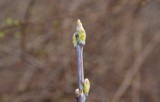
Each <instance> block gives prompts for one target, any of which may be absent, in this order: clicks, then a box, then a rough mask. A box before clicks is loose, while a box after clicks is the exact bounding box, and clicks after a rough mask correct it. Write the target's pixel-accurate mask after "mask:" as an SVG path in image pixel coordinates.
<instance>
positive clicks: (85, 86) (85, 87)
mask: <svg viewBox="0 0 160 102" xmlns="http://www.w3.org/2000/svg"><path fill="white" fill-rule="evenodd" d="M89 90H90V82H89V80H88V78H85V79H84V84H83V92H84V94H86V95H88V93H89Z"/></svg>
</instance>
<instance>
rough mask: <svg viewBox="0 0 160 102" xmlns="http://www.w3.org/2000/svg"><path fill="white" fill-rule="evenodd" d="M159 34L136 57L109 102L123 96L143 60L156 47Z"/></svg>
mask: <svg viewBox="0 0 160 102" xmlns="http://www.w3.org/2000/svg"><path fill="white" fill-rule="evenodd" d="M159 33H160V32H158V33H157V34H155V36H154V37H153V39H152V41H151V43H149V44H148V45H147V46H146V47H145V49H144V50H143V51H142V53H140V54H139V56H138V57H137V59H136V60H135V62H134V63H133V65H132V66H131V68H130V69H129V70H128V73H127V74H126V76H125V79H124V81H123V82H122V84H121V85H120V87H119V88H118V90H117V92H116V93H115V95H114V96H113V98H112V100H111V102H118V101H119V100H120V98H121V97H122V95H123V94H124V92H125V91H126V90H127V89H128V87H129V85H130V84H131V81H132V79H133V77H134V76H135V74H136V73H137V72H138V70H139V69H140V68H141V66H142V64H143V63H144V62H145V60H146V59H147V57H148V56H149V55H150V53H151V52H152V51H153V50H154V48H155V47H156V45H157V44H158V43H159V42H160V39H159V38H160V34H159Z"/></svg>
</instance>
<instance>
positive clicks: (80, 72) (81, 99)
mask: <svg viewBox="0 0 160 102" xmlns="http://www.w3.org/2000/svg"><path fill="white" fill-rule="evenodd" d="M76 50H77V61H78V62H77V63H78V88H79V89H80V90H83V82H84V70H83V46H81V45H79V44H78V45H77V47H76ZM77 102H85V95H84V94H83V93H82V94H81V95H80V96H79V97H78V99H77Z"/></svg>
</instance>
